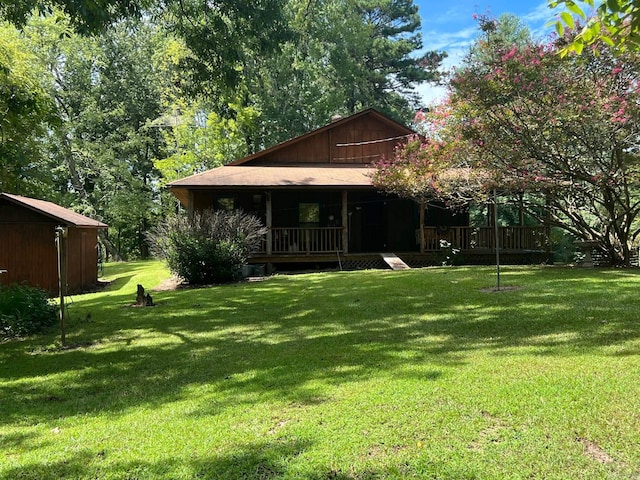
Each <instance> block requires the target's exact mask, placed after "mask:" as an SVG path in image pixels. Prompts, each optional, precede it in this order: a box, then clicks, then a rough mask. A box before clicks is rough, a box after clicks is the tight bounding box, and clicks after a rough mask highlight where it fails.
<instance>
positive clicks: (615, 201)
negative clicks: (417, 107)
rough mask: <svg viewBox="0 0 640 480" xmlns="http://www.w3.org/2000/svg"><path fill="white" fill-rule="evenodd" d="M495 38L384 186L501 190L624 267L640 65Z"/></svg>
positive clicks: (421, 190)
mask: <svg viewBox="0 0 640 480" xmlns="http://www.w3.org/2000/svg"><path fill="white" fill-rule="evenodd" d="M487 25H488V24H487V23H486V21H485V22H484V23H483V22H481V27H483V26H485V27H486V26H487ZM495 28H496V24H495V23H494V24H492V28H491V29H489V30H485V35H484V36H483V37H481V38H480V39H479V41H478V44H477V46H478V48H476V49H475V50H472V53H471V54H470V55H469V56H468V57H467V59H466V62H465V64H464V65H463V67H462V68H460V69H458V70H457V71H456V72H455V73H454V74H453V76H452V78H451V80H450V86H451V90H452V94H451V97H450V100H449V101H448V103H447V104H446V105H444V106H443V107H441V108H440V111H442V112H444V115H443V114H439V113H438V112H439V110H438V109H436V111H435V112H434V113H431V112H430V113H429V114H428V115H427V116H426V117H425V116H424V115H423V121H424V119H425V118H426V125H427V127H428V128H427V132H426V136H425V141H423V142H421V143H420V144H419V145H416V144H415V142H413V143H412V142H409V143H408V144H407V145H406V146H405V147H402V148H401V149H400V150H399V152H398V154H397V155H396V157H397V160H398V162H397V163H395V164H394V163H393V162H388V165H387V164H383V165H380V169H379V172H378V173H377V175H378V176H379V177H381V181H379V182H378V183H379V184H380V185H381V186H383V187H386V188H389V185H391V188H390V190H391V191H395V192H396V193H401V194H402V193H403V190H402V189H404V193H405V194H407V196H413V197H416V196H419V195H422V198H423V199H424V198H428V197H429V196H436V197H437V196H442V195H443V194H444V195H445V196H446V195H451V193H454V194H456V195H460V192H468V193H467V195H468V196H469V198H473V197H474V196H475V195H477V193H473V192H474V190H475V192H485V193H486V192H488V191H489V190H492V189H495V188H499V189H500V190H501V191H502V192H503V193H504V194H510V195H512V197H513V201H514V202H517V203H518V204H519V205H522V206H523V207H524V208H526V209H527V211H528V213H529V214H530V215H531V216H532V217H534V218H537V219H538V221H540V222H547V223H548V224H550V225H554V226H558V227H561V228H563V229H564V230H566V231H567V232H568V233H569V234H571V235H573V236H574V237H576V238H581V239H584V240H590V241H597V242H599V244H600V246H601V248H602V249H603V250H605V251H606V252H607V254H608V256H609V257H610V259H611V261H613V262H614V263H620V264H629V263H630V261H631V251H632V246H633V244H634V242H635V241H636V239H637V238H638V236H639V235H640V225H639V222H638V215H639V214H640V162H639V160H640V158H639V157H638V152H639V151H640V145H639V144H638V139H639V138H640V136H639V133H640V131H639V129H640V124H639V122H638V120H639V119H640V106H639V105H640V102H639V100H640V97H639V95H640V89H639V88H638V86H639V85H640V56H639V55H638V54H637V53H634V52H627V53H625V54H623V56H620V54H618V55H617V56H616V55H614V52H612V51H611V50H609V49H607V48H606V47H604V46H602V47H601V49H600V51H599V52H598V53H597V54H596V53H595V52H593V51H589V52H585V53H584V55H583V56H581V57H576V56H567V57H560V56H559V55H557V46H556V45H555V44H535V43H533V42H523V43H521V44H516V43H513V44H508V43H505V42H504V41H499V42H493V41H492V38H491V36H490V35H488V34H487V32H489V33H490V32H492V31H494V30H495ZM438 115H439V117H438ZM434 118H435V120H434ZM430 130H435V132H436V133H435V134H434V133H432V132H431V131H430ZM407 154H408V155H407ZM407 164H408V165H409V168H406V167H405V166H406V165H407ZM461 167H462V168H461ZM403 169H404V170H403ZM468 178H471V179H473V181H471V182H470V181H468ZM451 179H453V181H451ZM397 180H399V181H400V184H401V187H399V188H398V187H395V183H394V182H396V181H397ZM445 187H446V188H445ZM411 189H413V190H411ZM416 192H417V193H416ZM522 192H526V193H527V194H526V195H522ZM462 196H463V197H464V195H462ZM543 207H546V208H543Z"/></svg>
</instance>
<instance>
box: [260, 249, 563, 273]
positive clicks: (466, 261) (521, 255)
mask: <svg viewBox="0 0 640 480" xmlns="http://www.w3.org/2000/svg"><path fill="white" fill-rule="evenodd" d="M381 253H382V252H381ZM393 253H395V254H396V255H397V256H398V257H400V258H401V259H402V260H403V261H404V262H405V263H406V264H407V265H409V266H410V267H411V268H421V267H431V266H439V265H442V264H443V263H449V261H448V260H447V258H446V255H445V253H444V252H440V251H438V252H426V253H417V252H405V253H403V252H393ZM495 262H496V256H495V252H492V251H489V250H481V249H476V248H474V249H469V250H461V251H460V252H459V253H457V254H456V255H455V257H453V259H452V260H451V263H453V264H455V265H495ZM249 263H250V264H266V265H271V266H275V267H276V269H278V270H287V269H288V268H291V267H293V266H294V265H295V267H299V268H302V267H303V266H307V267H306V268H309V269H317V270H337V269H340V268H342V270H365V269H381V270H382V269H389V265H387V264H386V263H385V262H384V260H383V259H382V258H381V257H380V253H357V254H346V255H343V254H337V253H325V254H311V255H305V254H297V255H295V254H286V255H264V254H257V255H254V256H252V257H251V258H250V259H249ZM500 263H501V264H504V265H539V264H546V263H551V253H549V252H544V251H534V250H532V251H521V250H519V251H510V250H500Z"/></svg>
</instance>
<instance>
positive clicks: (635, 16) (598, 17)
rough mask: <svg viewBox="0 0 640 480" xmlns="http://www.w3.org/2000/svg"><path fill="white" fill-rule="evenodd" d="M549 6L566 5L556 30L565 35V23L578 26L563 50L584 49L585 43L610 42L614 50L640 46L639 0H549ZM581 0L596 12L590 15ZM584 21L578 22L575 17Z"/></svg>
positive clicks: (639, 47) (562, 51) (573, 26)
mask: <svg viewBox="0 0 640 480" xmlns="http://www.w3.org/2000/svg"><path fill="white" fill-rule="evenodd" d="M548 3H549V7H551V8H556V7H558V6H564V7H566V10H565V11H563V12H561V13H560V15H559V19H558V20H557V22H556V30H557V31H558V34H559V35H560V36H563V35H564V30H565V27H568V28H569V29H570V30H574V29H576V28H578V31H577V33H576V34H575V36H574V37H573V38H572V39H571V41H570V42H569V43H568V44H567V45H566V46H564V47H563V48H562V50H561V51H560V53H561V54H562V55H566V54H567V53H569V52H575V53H578V54H579V53H581V52H582V51H583V49H584V47H585V46H587V45H592V46H597V45H598V44H599V43H602V44H605V45H607V46H608V47H609V48H612V49H614V50H615V51H619V52H623V51H625V50H628V49H631V50H638V49H640V4H639V3H638V2H637V1H636V0H603V1H601V2H600V3H599V4H598V5H597V6H596V2H595V1H594V0H582V1H581V2H575V1H573V0H548ZM580 3H584V4H586V5H588V6H590V7H592V8H595V15H594V16H592V17H587V14H586V13H585V12H584V9H583V8H581V6H580ZM576 19H578V21H584V22H585V23H584V25H579V24H578V22H577V21H576Z"/></svg>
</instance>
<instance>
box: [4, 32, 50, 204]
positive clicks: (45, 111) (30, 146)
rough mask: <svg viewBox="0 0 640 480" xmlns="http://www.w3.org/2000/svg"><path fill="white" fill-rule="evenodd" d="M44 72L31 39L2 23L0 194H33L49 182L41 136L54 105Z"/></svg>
mask: <svg viewBox="0 0 640 480" xmlns="http://www.w3.org/2000/svg"><path fill="white" fill-rule="evenodd" d="M44 71H45V69H44V66H43V64H42V63H41V62H39V61H38V58H37V56H36V55H34V53H33V49H32V45H31V44H30V42H29V40H28V39H27V38H25V36H24V35H22V34H21V33H20V32H19V31H18V30H17V29H16V28H15V27H13V26H12V25H10V24H8V23H6V22H0V191H5V192H14V193H26V194H33V193H37V192H39V191H40V190H42V189H43V185H42V183H44V182H46V179H45V178H44V177H45V172H44V171H42V169H40V168H39V164H38V161H39V160H40V159H41V154H40V146H39V144H38V134H42V132H43V131H44V130H45V128H46V121H47V119H48V115H49V112H50V111H51V109H52V106H53V105H52V101H51V98H50V97H49V96H48V94H47V91H46V89H45V88H44V87H45V86H44V85H43V82H42V77H43V73H44Z"/></svg>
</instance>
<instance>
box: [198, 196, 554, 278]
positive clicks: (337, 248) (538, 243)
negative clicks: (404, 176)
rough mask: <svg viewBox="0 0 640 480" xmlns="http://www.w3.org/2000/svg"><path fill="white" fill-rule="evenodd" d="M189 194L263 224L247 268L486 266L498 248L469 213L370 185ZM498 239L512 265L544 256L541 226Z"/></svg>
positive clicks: (505, 230) (505, 231)
mask: <svg viewBox="0 0 640 480" xmlns="http://www.w3.org/2000/svg"><path fill="white" fill-rule="evenodd" d="M190 195H191V201H190V202H189V203H190V205H192V206H193V208H195V209H204V208H211V207H213V208H217V209H242V210H244V211H245V212H248V213H252V214H254V215H256V216H258V217H259V218H260V219H261V220H262V221H263V223H264V225H265V226H266V227H267V234H266V235H265V236H264V239H263V241H262V243H261V245H260V247H259V248H258V249H257V250H256V251H255V252H253V256H252V259H251V263H274V264H278V263H302V264H304V263H316V264H318V263H325V262H340V261H342V260H344V259H347V258H350V259H352V260H354V261H357V262H360V263H363V262H365V264H367V265H370V264H372V262H373V259H374V258H376V256H378V255H379V254H380V253H382V252H394V253H396V254H397V255H399V256H401V257H403V258H411V259H413V260H414V261H415V262H416V263H423V264H434V263H438V258H439V257H440V256H441V253H442V252H443V251H444V250H445V249H456V250H458V251H459V252H460V253H461V255H462V256H463V257H464V258H465V260H464V261H465V263H487V262H490V261H491V258H492V257H491V254H492V252H494V251H495V247H496V230H495V228H494V227H489V226H470V216H469V211H468V210H460V211H457V212H455V211H451V210H449V209H447V208H446V207H445V206H444V205H442V204H429V205H421V204H419V203H416V202H414V201H412V200H407V199H402V198H398V197H394V196H390V195H386V194H383V193H380V192H376V191H374V190H372V189H371V188H367V189H365V188H360V189H358V188H351V189H327V188H295V187H292V188H270V189H264V188H261V189H258V188H255V189H247V188H244V189H218V190H210V189H209V190H203V191H198V190H192V191H191V193H190ZM489 221H490V219H489V218H487V219H486V222H487V223H489ZM497 239H498V245H499V246H500V249H501V251H503V252H504V253H505V254H507V253H508V254H510V255H514V256H515V257H514V259H515V262H516V263H520V262H518V261H517V256H518V255H521V256H522V258H523V259H530V258H533V257H532V254H533V253H535V254H536V255H535V256H534V257H535V259H534V261H535V262H538V261H541V260H540V259H541V258H542V259H544V258H548V257H549V255H548V254H549V252H550V243H549V232H548V229H547V228H546V227H544V226H539V225H538V226H525V225H518V226H500V227H499V228H498V230H497ZM545 255H546V257H545ZM363 259H367V260H366V261H365V260H363ZM479 259H485V260H479ZM487 259H488V260H487ZM542 261H544V260H542ZM523 262H524V263H526V261H524V260H523Z"/></svg>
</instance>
